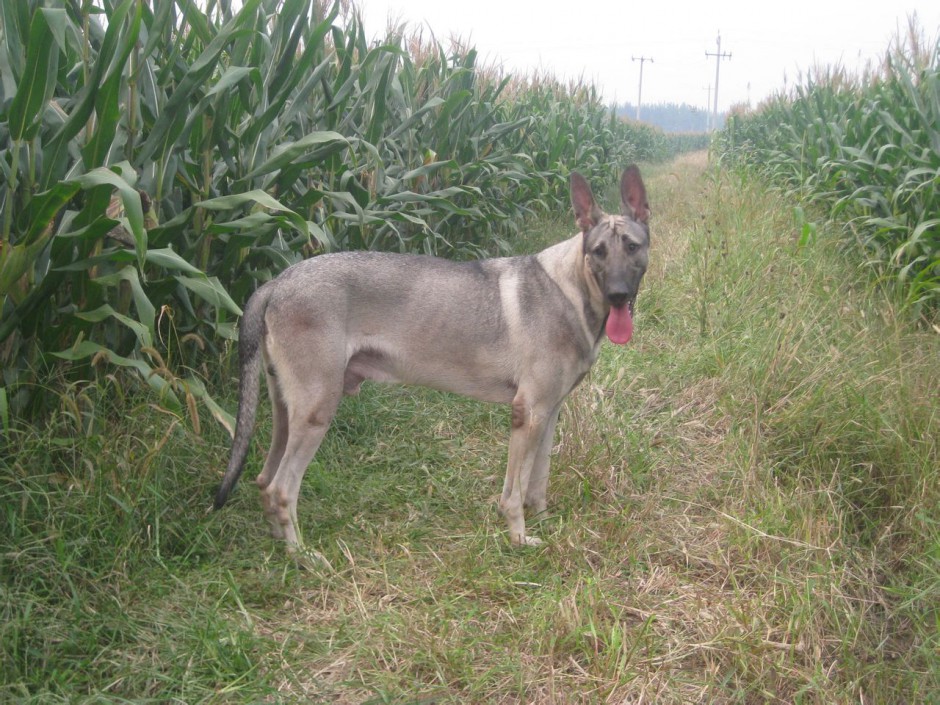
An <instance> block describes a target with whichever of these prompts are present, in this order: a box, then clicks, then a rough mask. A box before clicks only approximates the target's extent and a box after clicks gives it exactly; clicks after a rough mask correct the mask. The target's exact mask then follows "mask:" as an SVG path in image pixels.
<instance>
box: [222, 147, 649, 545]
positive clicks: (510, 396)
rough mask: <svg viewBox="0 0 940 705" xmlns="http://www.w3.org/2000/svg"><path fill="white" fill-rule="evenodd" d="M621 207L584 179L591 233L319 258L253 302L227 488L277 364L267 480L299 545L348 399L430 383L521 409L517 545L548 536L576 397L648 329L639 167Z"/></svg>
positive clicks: (279, 516)
mask: <svg viewBox="0 0 940 705" xmlns="http://www.w3.org/2000/svg"><path fill="white" fill-rule="evenodd" d="M620 194H621V201H622V208H621V211H622V215H619V216H610V215H606V214H604V213H603V212H602V211H601V209H600V208H599V207H598V206H597V203H596V202H595V200H594V196H593V194H592V193H591V188H590V186H588V184H587V182H586V181H585V180H584V177H582V176H581V175H580V174H576V173H573V174H572V175H571V203H572V205H573V206H574V213H575V216H576V218H577V224H578V227H579V228H580V230H581V232H579V233H578V234H577V235H575V236H573V237H572V238H570V239H568V240H565V241H564V242H561V243H559V244H557V245H554V246H552V247H549V248H548V249H546V250H543V251H542V252H539V253H538V254H536V255H528V256H520V257H503V258H497V259H485V260H480V261H476V262H452V261H448V260H444V259H437V258H434V257H426V256H419V255H400V254H388V253H378V252H350V253H337V254H327V255H322V256H319V257H314V258H312V259H309V260H305V261H303V262H300V263H298V264H295V265H294V266H292V267H290V268H288V269H287V270H285V271H284V272H283V273H282V274H281V275H280V276H278V277H277V278H276V279H274V280H272V281H270V282H268V283H266V284H264V285H263V286H262V287H261V288H259V289H258V291H257V292H255V294H254V295H253V296H252V297H251V299H250V300H249V301H248V304H247V306H246V307H245V313H244V316H243V317H242V320H241V327H240V338H239V362H240V365H241V380H240V384H239V402H238V419H237V422H236V427H235V440H234V442H233V444H232V456H231V459H230V460H229V463H228V469H227V470H226V471H225V477H224V479H223V480H222V485H221V487H220V488H219V492H218V494H217V495H216V498H215V506H216V508H217V509H218V508H220V507H221V506H222V505H223V504H225V501H226V499H228V495H229V493H230V492H231V490H232V488H233V487H234V485H235V483H236V482H237V481H238V477H239V475H241V472H242V468H243V467H244V464H245V457H246V456H247V454H248V445H249V441H250V439H251V434H252V429H253V427H254V422H255V412H256V411H257V408H258V375H259V372H260V370H261V366H262V360H263V361H264V371H265V375H266V377H267V385H268V394H269V395H270V397H271V404H272V407H273V421H274V430H273V437H272V440H271V448H270V450H269V451H268V456H267V459H266V460H265V463H264V468H263V469H262V471H261V474H260V475H258V479H257V484H258V487H260V488H261V503H262V505H263V507H264V513H265V516H266V517H267V518H268V521H269V522H270V524H271V529H272V532H273V534H274V535H275V537H277V538H282V539H285V540H286V541H287V543H288V545H289V546H291V547H295V546H297V545H298V535H297V528H296V527H297V496H298V494H299V492H300V483H301V480H302V479H303V476H304V473H305V472H306V470H307V466H308V465H309V463H310V461H311V460H312V459H313V456H314V454H315V453H316V452H317V448H319V446H320V442H321V441H322V440H323V436H324V435H325V434H326V431H327V428H328V427H329V425H330V421H331V420H332V418H333V415H334V414H335V413H336V409H337V407H338V406H339V402H340V399H341V398H342V396H343V394H344V393H345V394H355V393H356V392H358V391H359V386H360V385H361V384H362V382H363V381H364V380H366V379H371V380H376V381H379V382H399V383H407V384H421V385H425V386H428V387H433V388H435V389H441V390H445V391H450V392H457V393H458V394H465V395H467V396H470V397H474V398H475V399H480V400H483V401H489V402H498V403H502V404H511V405H512V434H511V435H510V439H509V467H508V468H507V470H506V480H505V482H504V483H503V493H502V497H501V498H500V501H499V507H500V510H501V512H502V514H503V516H504V517H505V518H506V520H507V522H508V523H509V538H510V540H511V541H512V543H513V544H516V545H537V544H538V543H540V542H539V540H538V539H537V538H535V537H533V536H528V535H527V534H526V530H525V519H524V516H523V508H524V507H527V508H529V509H530V510H531V511H532V512H535V513H539V512H543V511H544V510H545V507H546V489H547V487H548V465H549V454H550V452H551V449H552V439H553V436H554V431H555V422H556V421H557V419H558V412H559V410H560V409H561V405H562V402H563V401H564V399H565V397H567V396H568V394H569V393H570V392H571V390H572V389H573V388H574V387H575V385H577V384H578V382H580V381H581V379H582V378H583V377H584V375H585V374H587V372H588V370H589V369H590V368H591V365H593V364H594V361H595V359H597V353H598V350H599V349H600V345H601V341H602V340H603V338H604V333H605V332H606V334H607V337H608V338H610V340H611V341H612V342H614V343H617V344H623V343H626V342H627V341H628V340H630V337H631V336H632V334H633V318H632V311H633V303H634V300H635V299H636V295H637V290H638V289H639V286H640V280H641V279H642V278H643V274H644V273H645V272H646V266H647V261H648V256H649V226H648V222H649V215H650V209H649V203H648V202H647V197H646V188H645V187H644V185H643V180H642V178H641V177H640V171H639V169H637V167H636V166H630V167H629V168H627V169H626V170H625V171H624V172H623V177H622V179H621V181H620Z"/></svg>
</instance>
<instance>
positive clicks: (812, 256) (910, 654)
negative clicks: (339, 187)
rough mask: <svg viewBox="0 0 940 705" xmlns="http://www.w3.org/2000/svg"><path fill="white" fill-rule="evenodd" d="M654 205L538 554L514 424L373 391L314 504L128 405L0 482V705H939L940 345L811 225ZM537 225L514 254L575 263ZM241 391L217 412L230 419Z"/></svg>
mask: <svg viewBox="0 0 940 705" xmlns="http://www.w3.org/2000/svg"><path fill="white" fill-rule="evenodd" d="M704 167H705V165H704V157H701V156H700V157H698V158H685V159H680V160H679V161H677V162H674V163H672V164H670V165H667V166H660V167H652V168H650V169H649V170H647V171H646V172H645V175H646V178H647V185H648V188H649V192H650V198H651V202H652V204H653V212H654V221H653V250H652V264H651V269H650V272H649V274H648V276H647V280H646V282H645V284H644V290H643V292H642V294H641V297H640V300H639V303H638V315H637V322H636V336H635V338H634V341H633V343H631V345H630V346H628V347H626V348H615V347H614V346H610V345H605V347H604V350H603V352H602V355H601V359H600V360H599V362H598V364H597V366H596V367H595V369H594V370H593V372H592V373H591V375H590V376H589V377H588V378H586V379H585V381H584V382H583V383H582V385H581V386H580V387H579V388H578V389H577V390H576V391H575V392H574V394H573V395H572V397H571V399H570V400H569V402H568V404H567V405H566V407H565V410H564V412H563V414H562V417H561V421H560V423H559V429H558V433H557V437H556V444H557V454H556V456H555V458H554V461H553V473H552V480H551V486H550V505H551V516H550V517H549V518H548V519H546V520H544V521H542V522H540V523H537V524H534V525H533V526H532V529H533V532H534V533H536V534H537V535H539V536H540V537H541V538H543V539H545V541H546V545H545V546H544V547H543V548H540V549H534V550H518V549H513V548H511V547H510V546H509V544H508V541H507V538H506V534H505V530H504V526H503V521H502V520H501V519H500V517H499V516H498V514H497V513H496V511H495V499H496V497H497V495H498V493H499V491H500V488H501V484H502V483H501V480H502V474H503V471H504V464H505V461H506V452H507V439H508V427H509V418H508V414H507V410H506V409H503V408H501V407H496V406H490V405H485V404H478V403H475V402H472V401H468V400H463V399H459V398H456V397H452V396H448V395H445V394H439V393H436V392H429V391H424V390H416V389H405V388H396V387H379V386H370V385H366V386H365V387H364V389H363V392H362V394H361V395H360V396H359V397H355V398H348V399H346V400H345V401H344V402H343V408H342V409H341V412H340V414H339V416H338V418H337V421H336V423H335V426H334V428H333V429H332V431H331V433H330V435H328V437H327V440H326V441H325V443H324V445H323V448H322V449H321V451H320V453H319V455H318V456H317V459H316V461H315V462H314V463H313V465H312V466H311V468H310V470H309V471H308V473H307V477H306V480H305V483H304V487H303V490H302V494H301V503H300V510H299V511H300V521H301V528H302V529H303V532H304V537H305V539H306V541H307V542H308V543H309V544H310V545H311V546H312V547H314V548H315V549H317V550H318V551H320V552H321V553H322V554H323V556H324V557H325V558H326V560H327V561H328V562H329V566H330V567H329V568H327V567H326V566H325V565H321V566H319V567H314V568H306V569H305V568H301V567H299V566H298V565H296V564H295V563H294V562H293V561H292V560H290V559H289V558H288V557H287V556H286V554H285V552H284V550H283V548H282V547H281V546H279V545H278V544H276V543H275V542H273V541H272V540H271V539H269V538H268V536H267V533H266V529H265V527H264V525H263V524H264V523H263V520H262V516H261V511H260V505H259V502H258V497H257V491H256V490H255V488H254V487H253V486H252V483H251V481H250V480H251V479H252V477H253V475H254V473H255V472H256V470H257V469H258V468H260V465H261V461H262V451H261V448H263V446H264V445H265V444H266V443H267V438H266V433H267V430H268V422H267V420H262V423H261V428H260V429H259V433H258V441H259V442H258V444H257V447H256V449H255V451H254V452H253V453H252V455H251V457H250V461H249V462H250V466H251V467H250V468H249V470H248V471H246V475H245V478H244V479H245V481H244V482H243V483H242V484H241V485H240V486H239V488H238V489H237V491H236V492H235V493H234V495H233V498H232V501H231V502H230V504H229V505H227V506H226V508H225V509H224V510H223V511H221V512H216V513H212V512H209V511H208V509H209V506H210V503H211V497H212V494H213V490H214V488H215V486H216V484H217V482H218V479H219V477H220V473H221V470H222V468H223V467H224V463H225V461H226V458H227V446H228V444H227V441H226V438H225V436H224V434H223V433H222V432H221V431H220V430H219V429H218V428H217V427H216V425H215V424H214V423H213V422H211V420H209V419H204V423H203V429H202V435H199V436H197V435H195V434H194V433H193V432H192V431H191V430H189V425H188V424H186V423H183V422H180V421H177V420H176V419H174V418H173V417H172V416H170V415H168V414H166V413H163V412H160V411H159V410H157V409H156V408H155V407H153V406H152V405H150V404H147V403H144V402H140V401H139V400H136V399H135V398H133V397H128V396H125V395H124V394H123V393H122V390H121V388H120V387H118V386H117V383H116V382H110V381H108V380H107V379H105V378H104V377H102V379H101V381H100V382H99V383H98V384H97V385H96V386H93V387H89V388H85V389H79V388H77V387H72V388H69V389H67V390H66V391H61V392H60V396H61V404H60V407H59V411H58V413H56V414H55V415H54V417H53V418H52V419H51V421H50V422H49V424H48V425H47V426H45V427H43V428H31V429H14V430H11V431H9V432H8V433H7V436H6V442H7V447H6V449H5V450H4V452H3V454H2V455H0V610H2V620H0V625H2V626H0V701H16V702H43V703H45V702H69V703H72V702H116V701H117V702H120V701H132V702H145V701H147V700H152V701H154V702H186V703H194V702H259V701H264V702H323V703H366V702H369V703H416V702H436V703H490V702H500V703H503V702H506V703H513V702H518V703H573V702H585V703H595V702H596V703H603V702H656V703H687V702H716V703H764V702H766V703H827V704H828V703H859V702H864V703H896V702H897V703H900V702H910V703H914V702H929V701H930V698H931V697H934V695H933V694H935V693H937V692H940V658H938V651H937V650H938V648H940V640H938V636H937V625H938V622H937V620H938V614H937V611H936V605H937V604H940V569H938V567H937V566H938V565H940V561H938V558H940V525H938V521H940V513H938V511H937V510H938V507H937V500H938V489H937V482H936V479H937V478H936V468H937V467H938V466H940V450H938V439H940V412H938V405H937V402H936V400H937V399H938V398H940V354H938V353H940V340H938V336H937V335H936V333H934V332H924V331H923V329H918V328H916V327H913V326H912V325H910V323H909V322H908V321H905V320H904V319H902V318H901V317H900V316H899V315H898V314H897V311H898V310H899V307H898V306H897V305H896V304H895V302H892V301H889V300H886V299H885V298H884V294H882V293H878V292H874V291H871V290H869V289H868V288H867V285H866V284H865V282H866V281H867V280H866V279H865V274H864V272H861V271H860V270H858V269H857V268H856V267H855V265H854V264H853V263H852V262H851V261H850V260H848V259H847V257H846V256H845V254H844V253H840V252H839V251H838V249H837V246H836V245H834V244H831V241H832V240H834V239H835V237H834V235H832V234H831V233H829V232H827V231H826V230H825V229H821V230H820V232H819V233H818V236H817V237H816V238H815V240H813V241H812V242H810V243H808V244H800V228H801V224H800V221H799V220H798V219H797V218H796V217H795V216H794V204H793V203H791V202H787V201H786V200H784V198H783V197H782V196H779V195H771V194H769V193H768V191H767V190H766V189H764V188H763V187H762V185H761V184H759V183H752V182H749V181H747V180H743V179H742V178H741V177H740V176H737V175H735V174H729V173H716V172H715V171H706V170H705V168H704ZM569 221H570V219H569V218H568V217H564V218H561V217H559V218H558V219H556V220H554V221H542V222H540V223H537V224H535V226H534V227H533V228H532V231H531V233H530V236H529V237H528V238H527V239H526V240H524V241H523V242H521V243H520V245H519V247H520V249H521V250H533V249H536V248H538V247H540V246H542V244H544V243H546V242H549V241H554V240H557V239H558V238H560V237H562V236H565V235H566V234H568V233H569V232H570V231H571V230H572V228H571V226H570V222H569ZM228 362H229V360H228V358H225V359H223V360H222V361H220V365H222V367H221V370H222V371H221V373H220V374H219V379H220V381H219V383H218V385H217V388H216V389H215V390H214V393H215V394H216V395H217V396H218V397H219V398H222V399H228V401H227V405H228V407H229V408H230V409H231V408H233V405H234V401H233V396H232V395H233V390H234V379H235V378H234V374H235V373H234V370H232V369H231V366H230V365H229V364H228Z"/></svg>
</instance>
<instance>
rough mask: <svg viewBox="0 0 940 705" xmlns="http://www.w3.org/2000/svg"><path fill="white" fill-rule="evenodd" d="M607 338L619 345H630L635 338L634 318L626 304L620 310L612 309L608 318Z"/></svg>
mask: <svg viewBox="0 0 940 705" xmlns="http://www.w3.org/2000/svg"><path fill="white" fill-rule="evenodd" d="M607 337H608V338H610V342H612V343H616V344H617V345H623V344H624V343H629V342H630V338H632V337H633V317H632V316H631V315H630V307H629V306H628V305H626V304H624V305H623V306H621V307H620V308H611V309H610V314H609V315H608V316H607Z"/></svg>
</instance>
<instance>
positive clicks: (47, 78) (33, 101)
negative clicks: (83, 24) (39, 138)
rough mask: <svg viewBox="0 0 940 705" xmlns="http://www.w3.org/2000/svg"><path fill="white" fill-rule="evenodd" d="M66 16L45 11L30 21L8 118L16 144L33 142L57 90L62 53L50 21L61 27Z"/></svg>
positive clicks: (44, 9)
mask: <svg viewBox="0 0 940 705" xmlns="http://www.w3.org/2000/svg"><path fill="white" fill-rule="evenodd" d="M4 14H6V13H4ZM64 15H65V11H64V10H56V9H49V8H42V9H39V10H37V11H36V12H34V13H33V17H32V19H31V20H30V23H29V41H28V43H27V45H26V63H25V65H24V67H23V74H22V75H21V76H20V79H19V81H18V82H17V90H16V94H15V95H14V96H13V102H12V103H11V104H10V111H9V116H8V118H7V121H8V125H9V130H10V137H11V138H12V139H13V140H14V141H16V142H19V141H22V140H25V139H32V136H33V134H34V133H35V131H36V129H37V128H38V125H39V118H40V117H41V113H42V110H43V109H44V108H45V105H46V102H47V101H48V100H49V98H50V97H51V96H52V92H53V90H54V89H55V81H56V70H57V68H58V57H59V53H58V51H57V46H56V41H55V38H54V36H53V33H52V29H51V28H50V25H49V20H50V18H51V19H52V20H53V22H56V23H61V22H62V21H63V20H64Z"/></svg>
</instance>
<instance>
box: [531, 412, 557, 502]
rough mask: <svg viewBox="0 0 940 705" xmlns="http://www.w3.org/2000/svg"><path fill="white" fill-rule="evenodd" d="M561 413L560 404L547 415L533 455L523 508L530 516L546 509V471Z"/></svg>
mask: <svg viewBox="0 0 940 705" xmlns="http://www.w3.org/2000/svg"><path fill="white" fill-rule="evenodd" d="M560 411H561V402H559V404H558V406H556V407H555V409H554V410H553V411H552V412H551V414H549V417H548V421H547V422H546V424H545V430H544V431H543V432H542V439H541V440H540V441H539V444H538V450H537V451H536V453H535V462H534V463H533V465H532V474H531V476H530V477H529V484H528V487H527V490H526V495H525V507H526V509H528V510H529V511H530V513H531V514H532V515H538V514H544V513H545V511H546V510H547V509H548V470H549V465H550V463H551V454H552V445H553V443H554V441H555V424H556V423H557V422H558V414H559V412H560Z"/></svg>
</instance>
